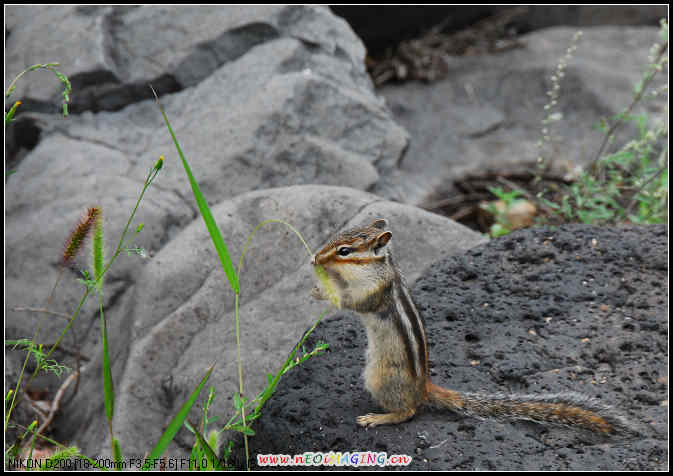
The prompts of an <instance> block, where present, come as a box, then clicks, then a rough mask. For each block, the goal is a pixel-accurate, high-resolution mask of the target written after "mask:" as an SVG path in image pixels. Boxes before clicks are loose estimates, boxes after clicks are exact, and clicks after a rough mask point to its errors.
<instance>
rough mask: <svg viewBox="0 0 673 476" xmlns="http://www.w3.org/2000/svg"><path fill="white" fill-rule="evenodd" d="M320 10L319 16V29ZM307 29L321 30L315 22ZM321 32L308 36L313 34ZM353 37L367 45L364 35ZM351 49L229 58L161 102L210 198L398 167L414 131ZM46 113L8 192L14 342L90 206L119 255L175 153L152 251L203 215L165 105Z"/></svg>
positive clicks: (122, 277) (275, 45) (267, 47)
mask: <svg viewBox="0 0 673 476" xmlns="http://www.w3.org/2000/svg"><path fill="white" fill-rule="evenodd" d="M133 11H135V10H133ZM289 11H295V12H300V11H299V10H289ZM311 11H312V10H311ZM321 12H323V10H321V9H318V10H317V13H316V18H317V19H318V20H320V19H321V18H322V17H321V15H322V13H321ZM169 13H170V11H169V12H168V13H166V15H168V14H169ZM302 19H303V20H302ZM299 20H301V21H308V20H310V15H308V14H306V15H304V16H300V18H299ZM283 21H284V22H287V21H289V20H288V19H287V18H286V19H285V20H283ZM316 21H317V20H316ZM336 24H337V26H338V25H341V22H340V21H338V22H337V23H336ZM286 28H287V29H288V30H292V28H293V27H291V26H286ZM328 30H329V29H328ZM312 31H313V30H311V29H308V30H307V31H306V32H304V33H305V35H307V37H310V35H312V34H314V33H312ZM330 31H332V33H333V35H336V34H337V33H338V31H339V30H338V27H336V26H335V27H334V28H332V29H331V30H330ZM349 38H352V39H353V41H356V39H355V38H354V37H352V35H351V37H349ZM342 40H343V39H332V40H330V36H327V37H326V38H325V39H324V41H326V42H327V46H330V45H331V48H332V50H333V54H329V52H328V51H327V47H326V48H325V49H322V48H319V49H314V48H311V47H308V46H307V45H306V43H304V42H303V41H299V40H296V39H293V38H279V39H277V40H273V41H269V42H267V43H264V44H260V45H258V46H257V47H256V48H254V52H251V53H250V54H245V55H243V56H241V57H240V58H238V59H237V60H235V61H231V62H229V63H226V64H225V65H224V66H222V67H221V68H220V69H218V70H217V71H216V72H215V73H213V74H212V75H211V76H209V77H208V78H207V79H206V80H204V81H202V82H201V83H199V84H198V85H196V86H194V87H192V88H189V89H187V90H185V91H182V92H180V93H177V94H175V95H170V96H166V97H163V98H162V103H163V104H164V106H165V108H166V111H167V114H168V116H169V117H170V119H171V122H172V125H173V128H174V130H175V131H176V134H177V136H178V138H179V140H180V142H181V146H182V150H183V151H184V152H185V154H186V155H187V158H188V160H189V161H190V164H191V167H192V168H193V170H194V174H195V175H196V178H197V180H198V181H199V183H200V187H201V190H202V191H203V192H204V194H205V196H206V197H207V198H208V200H209V201H210V202H211V203H218V202H220V201H222V200H223V199H226V198H230V197H233V196H235V195H237V194H240V193H244V192H247V191H250V190H256V189H263V188H269V187H275V186H282V185H294V184H301V183H320V184H327V185H343V186H351V187H356V188H360V189H366V188H368V187H369V186H371V185H372V184H373V183H375V182H376V180H377V178H378V172H377V167H383V166H385V164H386V163H387V162H389V161H391V160H396V159H397V158H399V156H400V155H401V153H402V150H403V149H404V147H405V146H406V133H405V132H404V130H403V129H401V128H400V127H399V126H397V125H396V124H395V123H394V122H392V121H391V120H390V118H389V116H388V114H387V111H386V109H385V108H384V106H383V104H382V101H381V100H379V99H378V98H376V97H375V96H374V94H373V93H372V91H371V89H370V88H369V87H367V88H363V87H361V86H360V85H359V84H358V81H355V80H353V77H352V76H353V75H355V76H356V77H357V76H358V74H359V75H360V76H361V77H364V72H363V71H362V65H361V64H359V65H358V64H356V63H355V62H349V61H350V60H347V58H350V57H349V56H348V55H346V56H343V55H340V54H339V51H341V50H343V51H356V50H357V48H356V46H353V45H351V46H344V47H337V46H335V45H338V44H340V43H342ZM343 41H345V40H343ZM361 53H362V51H361ZM360 59H361V58H360ZM348 65H350V68H349V67H348ZM357 71H359V73H357V74H356V72H357ZM367 84H368V83H367ZM35 117H36V120H37V121H39V122H40V123H41V124H42V125H43V132H42V137H41V140H40V141H39V143H38V145H37V147H36V148H35V149H33V150H32V151H31V152H30V153H29V154H27V155H26V157H25V158H24V159H23V160H22V161H21V163H20V165H19V166H18V167H17V169H16V173H14V174H12V175H11V176H10V177H9V178H8V181H7V186H6V200H7V202H6V203H7V208H6V223H7V230H8V231H7V247H8V250H11V255H10V256H9V257H8V259H7V276H8V278H11V279H9V280H8V285H7V291H8V295H10V296H11V298H10V299H8V301H7V309H8V311H9V318H8V320H7V322H8V324H7V326H8V329H9V331H10V332H9V333H10V335H12V336H13V335H17V336H25V335H28V334H30V333H31V330H32V329H33V328H34V326H35V325H36V322H37V316H35V315H29V316H28V318H26V315H25V313H20V314H15V313H13V311H11V309H12V308H13V307H17V306H28V305H31V306H37V305H41V304H42V303H44V302H46V299H47V293H48V291H46V290H49V289H51V286H52V285H53V283H54V282H55V279H56V276H57V275H58V269H59V267H58V260H59V253H60V251H61V250H60V247H61V245H62V243H63V241H64V239H65V237H66V235H67V233H68V231H69V229H70V228H71V227H72V226H73V224H74V223H75V222H76V220H77V218H78V217H79V216H80V215H81V214H82V213H83V212H84V211H85V210H86V207H88V206H91V205H94V204H98V205H100V206H102V208H103V210H104V216H105V219H106V230H109V231H108V232H107V233H106V236H108V237H109V238H108V244H109V250H108V251H109V252H110V253H111V252H112V251H113V249H114V246H116V244H117V242H116V241H115V240H117V239H118V238H117V236H116V235H115V233H120V231H121V230H122V229H123V227H124V225H125V224H126V221H127V219H128V214H129V213H130V210H132V208H133V205H134V204H135V200H136V197H137V196H138V194H139V192H140V189H141V187H142V181H143V179H144V177H145V176H146V174H147V171H148V169H149V167H150V166H151V165H152V164H153V163H154V161H156V159H157V158H158V156H159V154H165V155H166V162H165V166H164V168H163V170H162V171H161V174H160V176H159V179H158V180H157V182H156V185H155V186H153V188H152V190H150V192H148V195H147V197H146V201H145V204H144V206H143V207H141V209H140V212H139V215H138V217H137V222H136V223H138V222H144V223H145V224H146V228H145V232H144V233H143V235H144V236H143V238H142V245H143V246H144V247H145V248H147V249H148V250H149V251H150V252H154V251H156V250H158V249H160V248H161V247H163V246H164V245H165V244H166V243H167V242H169V241H170V239H171V238H172V237H173V236H174V235H175V233H177V232H178V231H179V230H180V229H182V228H184V227H185V226H186V225H187V224H188V223H189V222H191V221H192V220H194V219H195V218H197V217H198V213H197V210H196V207H195V206H194V204H193V199H192V192H191V188H190V185H189V183H188V181H187V180H186V177H185V174H184V171H183V167H182V165H181V164H180V162H179V158H178V157H177V155H176V154H175V152H174V151H175V148H174V145H173V144H172V142H171V138H170V136H169V134H168V131H167V129H166V127H165V125H164V124H163V122H162V119H161V116H160V114H159V110H158V108H157V106H156V104H155V103H154V101H142V102H140V103H137V104H133V105H130V106H128V107H127V108H125V109H123V110H122V111H118V112H103V113H98V114H93V113H90V112H88V113H84V114H80V115H72V116H71V117H70V118H69V119H67V120H63V119H62V118H59V117H56V118H54V117H51V116H47V115H36V116H35ZM28 237H31V238H30V239H28ZM84 262H86V261H84ZM139 267H140V262H139V261H138V260H131V259H127V258H123V259H122V260H120V263H119V265H117V266H115V267H114V268H113V269H112V270H111V275H110V279H109V281H108V283H109V284H110V285H113V284H114V286H115V287H116V288H115V291H114V294H113V295H112V296H107V297H106V299H109V300H111V301H114V300H116V299H117V298H118V297H119V296H121V294H122V293H123V292H124V290H125V289H126V288H128V286H129V285H131V284H132V283H133V282H134V281H135V277H134V274H135V273H137V270H138V269H139ZM70 276H73V273H70ZM39 290H42V291H39ZM80 293H81V286H79V285H78V284H76V283H75V282H74V281H73V280H64V281H63V282H62V285H61V287H60V288H59V290H58V293H56V296H55V298H54V301H53V308H54V309H58V310H60V311H64V310H69V309H73V308H74V306H75V305H76V303H77V300H78V299H79V296H80ZM87 306H88V307H86V308H85V310H84V311H85V315H89V316H91V317H89V318H86V319H89V320H90V321H89V322H86V321H85V322H80V323H79V324H77V326H82V328H81V329H79V328H78V329H77V330H78V331H79V332H82V333H83V334H86V333H87V332H88V331H89V328H90V326H91V325H94V324H93V323H94V322H95V319H94V318H93V317H92V316H93V315H94V314H95V308H96V306H95V303H88V304H87ZM62 325H63V322H61V321H59V320H54V319H51V320H49V321H48V322H47V323H46V324H45V327H43V329H42V332H43V333H44V334H43V335H45V336H48V337H46V338H47V339H49V340H52V339H55V338H56V336H58V334H59V333H60V329H61V328H62ZM78 335H81V334H79V333H78ZM87 345H88V344H87Z"/></svg>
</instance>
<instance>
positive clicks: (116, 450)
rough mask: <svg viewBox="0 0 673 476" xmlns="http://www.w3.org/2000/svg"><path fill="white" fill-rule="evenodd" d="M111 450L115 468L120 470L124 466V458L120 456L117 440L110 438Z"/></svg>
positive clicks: (120, 451) (120, 449) (120, 450)
mask: <svg viewBox="0 0 673 476" xmlns="http://www.w3.org/2000/svg"><path fill="white" fill-rule="evenodd" d="M112 451H113V453H114V461H115V469H117V471H121V470H122V468H123V467H124V458H123V457H122V448H121V446H119V440H118V439H117V438H115V439H114V440H112Z"/></svg>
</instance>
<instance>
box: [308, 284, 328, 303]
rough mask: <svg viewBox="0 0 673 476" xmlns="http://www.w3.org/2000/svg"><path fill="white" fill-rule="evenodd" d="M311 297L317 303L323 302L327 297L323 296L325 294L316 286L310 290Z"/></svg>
mask: <svg viewBox="0 0 673 476" xmlns="http://www.w3.org/2000/svg"><path fill="white" fill-rule="evenodd" d="M311 297H312V298H314V299H317V300H319V301H324V300H326V299H328V296H327V295H325V292H324V291H323V289H322V288H321V287H320V286H318V285H317V284H316V285H315V286H313V289H311Z"/></svg>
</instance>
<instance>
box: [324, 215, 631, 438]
mask: <svg viewBox="0 0 673 476" xmlns="http://www.w3.org/2000/svg"><path fill="white" fill-rule="evenodd" d="M387 228H388V224H387V222H386V220H384V219H379V220H375V221H374V222H373V223H371V224H370V225H367V226H362V227H358V228H353V229H351V230H347V231H344V232H342V233H339V234H338V235H337V236H336V237H335V238H334V239H332V240H331V241H329V242H328V243H327V244H326V245H325V246H324V247H323V248H322V249H321V250H320V251H318V253H316V254H315V256H313V258H312V264H313V266H314V267H322V268H323V269H324V270H325V272H326V279H323V280H322V283H319V285H317V286H316V287H315V288H314V289H313V291H312V293H311V294H312V295H313V297H315V298H317V299H331V300H332V301H333V302H334V304H335V305H336V306H337V307H338V308H345V309H352V310H354V311H356V312H358V313H359V314H360V315H361V317H362V322H363V323H364V326H365V328H366V330H367V341H368V347H367V352H366V360H367V363H366V366H365V369H364V374H363V376H364V381H365V388H366V389H367V390H368V391H369V392H370V393H371V395H372V396H373V397H374V399H375V400H376V401H377V402H378V403H379V404H380V405H381V407H383V408H384V409H385V410H386V412H387V413H382V414H376V413H369V414H367V415H362V416H359V417H357V419H356V421H357V423H358V424H359V425H361V426H364V427H373V426H377V425H385V424H397V423H401V422H404V421H406V420H408V419H410V418H412V417H413V416H414V415H415V414H416V412H417V411H418V409H419V407H421V406H422V405H424V404H430V405H435V406H439V407H444V408H448V409H450V410H452V411H454V412H457V413H460V414H463V415H467V416H474V417H478V418H482V419H486V418H494V419H497V420H517V419H519V420H531V421H534V422H538V423H550V424H557V425H564V426H570V427H577V428H582V429H587V430H591V431H593V432H596V433H598V434H602V435H611V434H622V433H629V434H632V433H633V431H631V430H630V429H629V428H628V426H627V425H626V423H625V421H624V420H623V419H622V418H621V417H620V416H618V415H615V414H613V413H612V412H611V411H610V409H609V407H606V406H603V405H601V404H599V403H598V402H596V401H595V400H594V399H591V398H589V397H587V396H584V395H581V394H578V393H562V394H546V395H516V394H512V395H507V394H501V393H498V394H494V395H485V394H481V393H461V392H458V391H455V390H449V389H446V388H442V387H440V386H437V385H435V384H434V383H432V382H431V381H430V374H429V363H428V340H427V336H426V332H425V322H424V320H423V317H422V316H421V315H420V314H419V312H418V310H417V309H416V305H415V304H414V301H413V299H412V297H411V294H410V293H409V290H408V288H407V286H406V284H405V282H404V279H403V277H402V275H401V273H400V271H399V269H398V267H397V265H396V264H395V261H394V258H393V254H392V252H391V243H390V240H391V238H392V233H391V232H390V231H389V230H388V229H387Z"/></svg>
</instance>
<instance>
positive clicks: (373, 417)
mask: <svg viewBox="0 0 673 476" xmlns="http://www.w3.org/2000/svg"><path fill="white" fill-rule="evenodd" d="M415 414H416V409H415V408H414V409H411V410H405V411H401V412H392V413H367V414H366V415H362V416H359V417H357V418H356V419H355V421H356V422H357V423H358V425H360V426H364V427H374V426H378V425H396V424H397V423H402V422H403V421H407V420H408V419H410V418H411V417H413V416H414V415H415Z"/></svg>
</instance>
